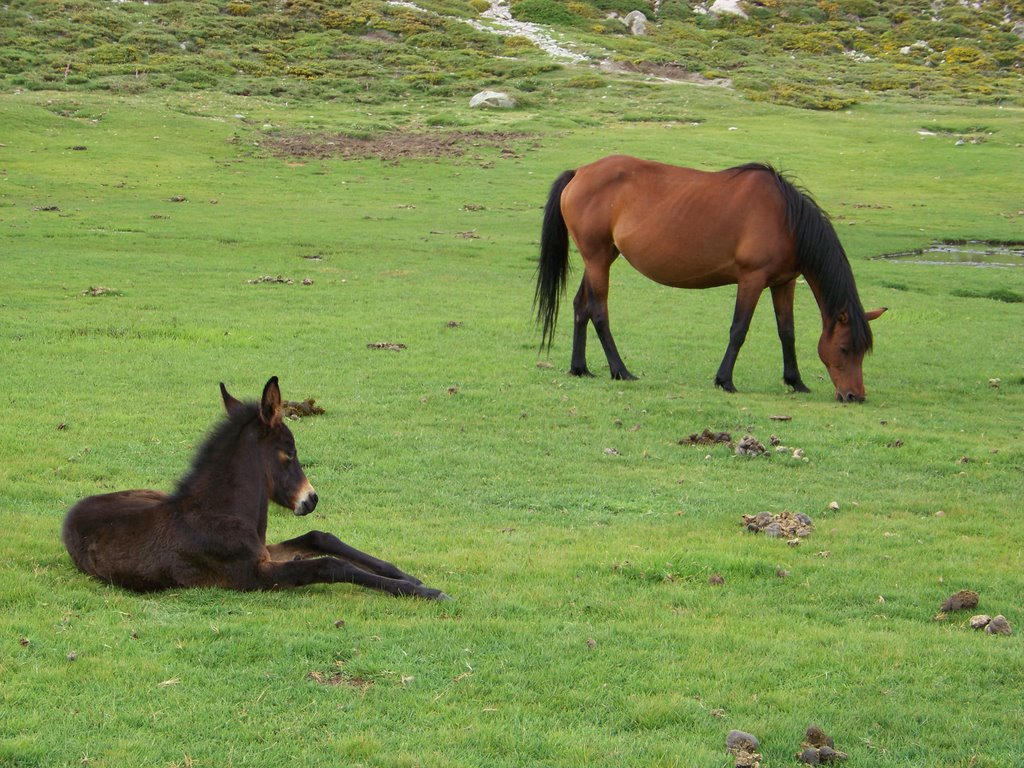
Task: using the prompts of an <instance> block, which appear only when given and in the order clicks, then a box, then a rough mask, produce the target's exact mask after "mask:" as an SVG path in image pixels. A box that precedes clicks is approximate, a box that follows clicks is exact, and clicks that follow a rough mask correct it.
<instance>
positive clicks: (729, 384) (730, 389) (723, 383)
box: [715, 379, 736, 395]
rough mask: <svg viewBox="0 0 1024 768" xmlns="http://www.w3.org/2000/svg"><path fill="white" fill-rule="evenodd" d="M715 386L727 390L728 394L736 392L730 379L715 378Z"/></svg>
mask: <svg viewBox="0 0 1024 768" xmlns="http://www.w3.org/2000/svg"><path fill="white" fill-rule="evenodd" d="M715 386H716V387H718V388H719V389H722V390H725V391H726V392H729V393H730V394H733V395H735V394H736V387H734V386H733V384H732V382H731V381H719V380H718V379H715Z"/></svg>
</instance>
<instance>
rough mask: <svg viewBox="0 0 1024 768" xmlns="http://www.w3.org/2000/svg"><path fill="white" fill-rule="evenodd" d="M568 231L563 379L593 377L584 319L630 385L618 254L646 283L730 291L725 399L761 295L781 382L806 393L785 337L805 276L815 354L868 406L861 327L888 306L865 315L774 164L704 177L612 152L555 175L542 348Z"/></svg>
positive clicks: (542, 274) (830, 235) (542, 266)
mask: <svg viewBox="0 0 1024 768" xmlns="http://www.w3.org/2000/svg"><path fill="white" fill-rule="evenodd" d="M569 235H572V239H573V241H574V242H575V243H576V247H577V248H578V249H579V252H580V255H581V256H582V258H583V280H582V282H581V283H580V288H579V291H578V292H577V293H576V298H575V299H574V300H573V308H574V310H575V322H574V325H573V338H572V362H571V365H570V368H569V372H570V373H571V374H573V375H575V376H590V375H591V373H590V371H589V370H587V359H586V344H587V323H588V322H593V324H594V329H595V330H596V331H597V337H598V339H600V341H601V345H602V346H603V347H604V352H605V355H606V357H607V358H608V365H609V367H610V369H611V375H612V378H613V379H634V378H636V377H635V376H633V374H631V373H630V372H629V371H628V370H627V369H626V366H625V364H624V363H623V362H622V358H621V357H619V353H618V350H617V349H616V347H615V341H614V340H613V339H612V334H611V330H610V329H609V326H608V274H609V270H610V269H611V265H612V262H613V261H615V259H616V257H617V256H618V255H619V254H620V253H621V254H622V255H623V256H624V257H625V259H626V261H628V262H629V263H630V264H631V265H632V266H633V267H634V268H635V269H636V270H637V271H638V272H640V273H641V274H642V275H644V276H645V277H648V278H650V279H651V280H654V281H655V282H658V283H661V284H663V285H668V286H672V287H674V288H712V287H716V286H720V285H730V284H733V283H735V284H736V286H737V290H736V308H735V311H734V313H733V320H732V327H731V328H730V329H729V345H728V347H727V348H726V350H725V357H724V358H723V359H722V364H721V365H720V366H719V368H718V373H717V375H716V376H715V384H716V385H717V386H719V387H721V388H722V389H724V390H726V391H727V392H735V391H736V388H735V387H734V386H733V382H732V373H733V367H734V365H735V363H736V356H737V355H738V354H739V351H740V347H741V346H742V345H743V340H744V339H745V338H746V335H747V329H748V328H749V327H750V320H751V318H752V317H753V314H754V307H756V306H757V300H758V298H759V297H760V295H761V292H762V291H763V290H764V289H765V288H770V289H771V292H772V302H773V304H774V305H775V320H776V323H777V325H778V330H779V339H780V340H781V341H782V363H783V374H782V375H783V380H784V381H785V382H786V384H788V385H789V386H790V387H792V388H793V389H794V390H796V391H798V392H807V391H808V389H807V387H806V386H804V383H803V380H802V379H801V378H800V371H799V369H798V368H797V363H796V347H795V344H794V332H793V296H794V290H795V287H796V278H797V277H798V276H799V275H801V274H802V275H803V276H804V278H805V279H806V281H807V284H808V285H809V286H810V288H811V291H812V292H813V293H814V298H815V299H816V300H817V302H818V307H819V309H820V310H821V320H822V331H821V339H820V340H819V342H818V355H819V356H820V357H821V361H822V362H823V363H824V364H825V367H826V368H827V369H828V373H829V376H830V377H831V378H832V383H833V384H834V385H835V393H836V399H837V400H840V401H843V402H853V401H861V400H863V399H864V380H863V375H862V372H861V365H862V362H863V359H864V354H865V353H866V352H867V351H868V350H869V349H871V343H872V339H871V329H870V328H869V327H868V321H869V320H874V319H875V318H876V317H878V316H879V315H881V314H882V313H883V312H885V308H881V309H875V310H871V311H870V312H865V311H864V308H863V307H862V306H861V303H860V298H859V297H858V296H857V286H856V285H855V283H854V280H853V272H852V271H851V270H850V263H849V261H848V260H847V258H846V253H845V251H844V250H843V246H842V245H841V244H840V242H839V238H838V237H837V235H836V232H835V229H834V228H833V227H832V224H831V222H830V221H829V219H828V216H827V215H826V214H825V213H824V212H822V210H821V209H820V208H819V207H818V206H817V204H816V203H815V202H814V200H812V199H811V198H810V197H809V196H808V195H807V194H806V193H804V192H802V191H800V190H799V189H797V188H796V187H795V186H793V184H792V183H790V182H789V181H787V180H786V179H785V178H784V177H783V176H782V175H781V174H780V173H778V172H777V171H776V170H775V169H774V168H772V167H770V166H767V165H760V164H750V165H743V166H739V167H737V168H730V169H728V170H724V171H718V172H717V173H708V172H705V171H697V170H693V169H691V168H680V167H678V166H673V165H666V164H664V163H656V162H649V161H646V160H638V159H637V158H633V157H625V156H621V155H615V156H611V157H606V158H604V159H601V160H598V161H597V162H594V163H591V164H589V165H585V166H583V167H581V168H578V169H577V170H575V171H566V172H565V173H563V174H562V175H561V176H559V177H558V179H557V180H556V181H555V183H554V185H553V186H552V187H551V193H550V195H549V197H548V201H547V205H546V206H545V209H544V224H543V229H542V232H541V252H540V263H539V266H538V270H537V291H536V299H535V302H536V307H537V322H538V323H542V324H543V335H542V342H541V344H542V345H543V344H544V343H545V342H546V343H547V346H548V348H550V346H551V342H552V340H553V337H554V331H555V320H556V319H557V317H558V305H559V301H560V298H561V295H562V294H563V293H564V291H565V284H566V277H567V274H568V268H569V267H568V263H569Z"/></svg>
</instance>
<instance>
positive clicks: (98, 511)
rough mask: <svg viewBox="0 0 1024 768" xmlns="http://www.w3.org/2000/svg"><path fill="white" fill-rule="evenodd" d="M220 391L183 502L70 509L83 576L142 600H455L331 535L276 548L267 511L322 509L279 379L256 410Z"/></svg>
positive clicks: (68, 541) (181, 491) (136, 499)
mask: <svg viewBox="0 0 1024 768" xmlns="http://www.w3.org/2000/svg"><path fill="white" fill-rule="evenodd" d="M220 391H221V396H222V398H223V400H224V407H225V408H226V409H227V412H228V416H227V419H225V420H224V422H223V423H221V424H220V425H219V426H218V427H217V428H216V429H215V430H214V431H213V433H212V434H211V435H210V436H209V437H208V438H207V440H206V442H205V443H204V444H203V445H202V447H201V448H200V449H199V451H198V452H197V453H196V456H195V459H194V460H193V462H192V469H191V470H190V471H189V473H188V474H187V475H186V476H185V477H184V478H183V479H182V480H181V481H179V483H178V488H177V490H176V491H175V492H174V493H172V494H170V495H168V494H166V493H162V492H161V491H151V490H134V491H120V492H117V493H105V494H103V495H101V496H90V497H88V498H85V499H82V500H81V501H79V502H78V503H77V504H75V506H73V507H72V508H71V509H70V511H69V512H68V514H67V517H66V518H65V519H64V529H63V532H62V538H63V540H64V545H65V546H66V547H67V549H68V553H69V554H70V555H71V559H72V560H73V561H74V563H75V565H77V566H78V568H79V569H80V570H82V571H83V572H85V573H88V574H91V575H92V576H95V577H96V578H98V579H101V580H103V581H107V582H110V583H111V584H116V585H117V586H120V587H126V588H128V589H133V590H136V591H139V592H148V591H152V590H158V589H169V588H177V587H224V588H226V589H239V590H256V589H277V588H279V587H298V586H303V585H305V584H317V583H328V582H350V583H353V584H359V585H361V586H364V587H370V588H371V589H380V590H383V591H385V592H390V593H391V594H393V595H416V596H418V597H424V598H429V599H433V600H437V599H446V597H447V596H446V595H445V594H444V593H443V592H441V591H440V590H437V589H431V588H429V587H425V586H423V583H422V582H421V581H420V580H419V579H417V578H415V577H413V576H410V575H409V574H407V573H403V572H402V571H400V570H399V569H398V568H396V567H395V566H394V565H392V564H391V563H387V562H384V561H383V560H378V559H377V558H375V557H372V556H370V555H367V554H365V553H363V552H360V551H359V550H357V549H353V548H352V547H350V546H348V545H347V544H345V543H344V542H342V541H341V540H339V539H338V538H337V537H336V536H332V535H331V534H329V533H323V532H321V531H310V532H309V533H307V534H305V535H303V536H299V537H298V538H295V539H289V540H288V541H284V542H281V543H280V544H271V545H267V543H266V534H267V507H268V504H269V502H270V501H273V502H274V503H275V504H279V505H281V506H282V507H287V508H289V509H291V510H292V511H293V512H294V513H295V514H296V515H306V514H309V513H310V512H312V511H313V509H314V508H315V507H316V503H317V495H316V491H314V490H313V486H312V485H310V483H309V480H307V479H306V475H305V474H304V473H303V471H302V467H301V466H300V465H299V460H298V457H297V456H296V453H295V438H294V437H293V436H292V433H291V430H289V429H288V427H287V426H285V424H284V422H283V421H282V418H281V390H280V389H279V388H278V385H277V377H276V376H275V377H274V378H272V379H270V381H268V382H267V385H266V387H264V389H263V398H262V400H261V402H260V403H258V404H257V403H241V402H239V401H238V400H236V399H235V398H233V397H232V396H231V395H229V394H228V391H227V390H226V389H225V388H224V385H223V384H221V385H220Z"/></svg>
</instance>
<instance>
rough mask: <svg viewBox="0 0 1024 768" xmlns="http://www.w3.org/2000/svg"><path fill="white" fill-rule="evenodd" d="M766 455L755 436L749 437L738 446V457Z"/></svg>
mask: <svg viewBox="0 0 1024 768" xmlns="http://www.w3.org/2000/svg"><path fill="white" fill-rule="evenodd" d="M762 453H764V446H763V445H762V444H761V442H760V441H759V440H758V439H757V438H756V437H754V436H753V435H747V436H746V437H744V438H743V439H742V440H740V442H739V444H738V445H737V446H736V455H737V456H760V455H761V454H762Z"/></svg>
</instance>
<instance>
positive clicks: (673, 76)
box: [601, 61, 732, 88]
mask: <svg viewBox="0 0 1024 768" xmlns="http://www.w3.org/2000/svg"><path fill="white" fill-rule="evenodd" d="M601 70H602V71H604V72H611V73H615V72H631V73H635V74H641V75H649V76H650V77H654V78H657V79H658V80H664V81H667V82H672V83H692V84H694V85H715V86H718V87H719V88H731V87H732V80H730V79H729V78H728V77H715V78H709V77H704V75H701V74H699V73H697V72H691V71H690V70H688V69H687V68H686V67H684V66H681V65H679V64H673V63H665V64H657V63H655V62H653V61H642V62H639V63H634V62H631V61H602V62H601Z"/></svg>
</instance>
